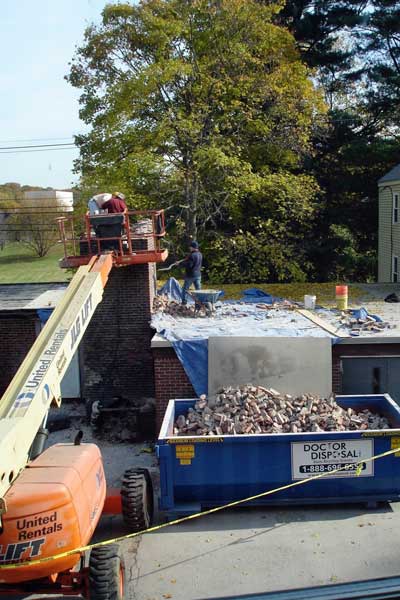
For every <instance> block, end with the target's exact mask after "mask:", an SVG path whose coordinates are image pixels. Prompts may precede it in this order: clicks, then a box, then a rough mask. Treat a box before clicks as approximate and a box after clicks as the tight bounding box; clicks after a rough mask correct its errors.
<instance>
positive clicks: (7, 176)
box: [0, 0, 109, 189]
mask: <svg viewBox="0 0 400 600" xmlns="http://www.w3.org/2000/svg"><path fill="white" fill-rule="evenodd" d="M107 3H109V0H108V2H107V0H1V17H0V39H1V55H0V82H1V94H0V184H2V183H7V182H17V183H20V184H22V185H24V184H25V185H37V186H43V187H47V186H51V187H54V188H56V189H64V188H68V187H70V186H71V185H72V183H73V182H76V181H77V179H78V177H77V175H75V174H73V173H72V168H73V160H74V159H75V158H77V156H78V152H77V150H76V149H72V150H71V149H68V150H65V149H63V150H46V151H41V152H32V151H29V152H25V153H23V152H22V151H21V150H19V151H17V152H14V151H13V152H11V150H2V148H4V147H10V146H21V145H33V144H49V143H66V142H70V141H72V136H73V135H74V134H77V133H80V132H82V131H84V130H85V126H84V124H83V123H82V122H81V121H80V120H79V115H78V112H79V104H78V98H79V91H78V90H76V89H74V88H73V87H72V86H71V85H70V84H69V83H68V82H67V81H65V80H64V76H65V75H66V74H67V73H68V62H70V60H71V58H72V57H73V54H74V49H75V47H76V46H78V45H80V44H81V43H82V41H83V33H84V30H85V28H86V27H87V25H89V24H90V23H92V22H98V21H99V20H100V15H101V11H102V9H103V8H104V6H105V5H106V4H107Z"/></svg>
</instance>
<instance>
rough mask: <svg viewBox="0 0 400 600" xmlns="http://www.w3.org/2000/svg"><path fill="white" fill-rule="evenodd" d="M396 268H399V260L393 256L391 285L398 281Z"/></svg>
mask: <svg viewBox="0 0 400 600" xmlns="http://www.w3.org/2000/svg"><path fill="white" fill-rule="evenodd" d="M398 267H399V259H398V257H397V256H393V265H392V269H393V270H392V281H393V283H397V282H398V280H399V272H398Z"/></svg>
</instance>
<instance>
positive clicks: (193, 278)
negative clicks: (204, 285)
mask: <svg viewBox="0 0 400 600" xmlns="http://www.w3.org/2000/svg"><path fill="white" fill-rule="evenodd" d="M189 250H190V254H189V256H187V257H186V258H185V259H184V260H183V261H181V263H180V264H182V265H183V266H184V267H185V278H184V283H183V289H182V304H186V302H187V291H188V290H189V288H190V286H191V285H194V287H195V289H196V290H201V267H202V264H203V256H202V254H201V252H200V250H199V244H198V243H197V242H195V241H193V242H191V243H190V246H189Z"/></svg>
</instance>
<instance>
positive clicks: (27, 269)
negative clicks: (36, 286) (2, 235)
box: [0, 243, 71, 283]
mask: <svg viewBox="0 0 400 600" xmlns="http://www.w3.org/2000/svg"><path fill="white" fill-rule="evenodd" d="M61 256H63V251H62V247H61V246H55V247H54V248H52V249H51V250H50V252H49V253H48V254H47V256H44V257H43V258H38V257H37V256H35V254H34V253H33V252H32V250H30V249H29V248H26V247H25V246H23V245H22V244H18V243H13V244H7V245H6V246H5V248H4V250H0V283H51V282H55V281H68V280H69V279H70V278H71V275H70V273H69V272H67V271H66V270H65V269H60V267H59V266H58V260H59V258H61Z"/></svg>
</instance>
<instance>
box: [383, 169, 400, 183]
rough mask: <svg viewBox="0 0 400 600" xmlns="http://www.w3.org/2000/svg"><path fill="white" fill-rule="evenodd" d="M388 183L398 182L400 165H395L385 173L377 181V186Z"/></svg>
mask: <svg viewBox="0 0 400 600" xmlns="http://www.w3.org/2000/svg"><path fill="white" fill-rule="evenodd" d="M389 181H400V164H398V165H396V166H395V167H393V169H391V170H390V171H388V172H387V173H386V175H384V176H383V177H381V178H380V179H379V181H378V184H379V185H380V184H382V183H388V182H389Z"/></svg>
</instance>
